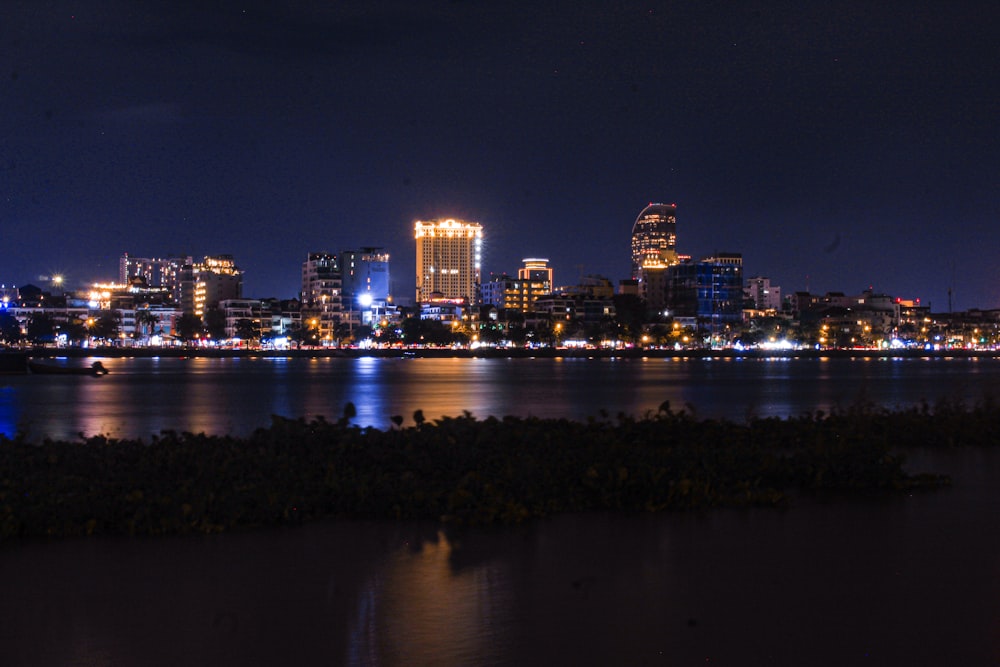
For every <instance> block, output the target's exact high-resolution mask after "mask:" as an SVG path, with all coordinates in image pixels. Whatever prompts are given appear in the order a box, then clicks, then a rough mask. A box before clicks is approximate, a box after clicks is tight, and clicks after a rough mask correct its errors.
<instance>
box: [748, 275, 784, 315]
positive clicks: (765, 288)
mask: <svg viewBox="0 0 1000 667" xmlns="http://www.w3.org/2000/svg"><path fill="white" fill-rule="evenodd" d="M745 297H746V300H747V301H749V302H750V303H752V304H753V307H754V308H755V309H757V310H781V288H780V287H778V286H777V285H772V284H771V279H770V278H767V277H765V276H754V277H753V278H747V285H746V292H745Z"/></svg>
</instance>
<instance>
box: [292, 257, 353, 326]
mask: <svg viewBox="0 0 1000 667" xmlns="http://www.w3.org/2000/svg"><path fill="white" fill-rule="evenodd" d="M342 287H343V285H342V275H341V271H340V259H339V258H338V257H337V255H335V254H333V253H329V252H311V253H309V254H308V255H307V256H306V261H305V262H303V263H302V311H301V312H302V320H301V322H302V326H303V327H304V328H306V329H309V330H312V331H313V332H314V334H315V336H316V338H317V340H318V341H320V343H321V344H323V345H332V344H333V340H334V338H335V334H336V328H337V325H338V324H339V323H340V320H341V316H342V313H343V294H342Z"/></svg>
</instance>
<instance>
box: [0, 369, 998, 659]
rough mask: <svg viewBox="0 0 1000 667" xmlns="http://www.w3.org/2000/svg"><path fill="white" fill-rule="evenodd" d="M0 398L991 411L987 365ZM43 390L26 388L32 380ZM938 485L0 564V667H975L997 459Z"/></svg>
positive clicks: (991, 637) (991, 647)
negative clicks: (757, 505) (939, 403)
mask: <svg viewBox="0 0 1000 667" xmlns="http://www.w3.org/2000/svg"><path fill="white" fill-rule="evenodd" d="M107 365H108V366H109V367H110V368H111V370H112V374H111V375H109V376H108V377H106V378H100V379H94V378H75V377H65V378H55V379H52V378H41V377H21V378H14V379H13V380H12V379H10V378H0V415H3V417H2V419H0V424H3V427H4V429H5V430H9V429H12V428H14V427H15V425H17V424H21V425H24V424H27V426H28V427H29V428H31V430H32V432H34V433H51V434H56V435H58V434H59V433H61V432H64V431H65V432H68V433H73V432H75V431H78V430H83V431H86V432H111V433H117V434H120V435H126V434H133V433H138V434H142V433H149V432H156V431H158V430H160V429H163V428H175V429H179V430H181V429H183V430H206V431H209V432H224V431H230V430H232V431H237V432H239V431H247V430H250V429H252V428H254V427H255V426H258V425H264V424H266V423H267V416H268V415H269V414H271V413H272V412H277V413H281V414H285V415H288V416H299V415H315V414H324V415H327V416H329V417H335V416H337V415H338V414H339V412H340V409H341V406H342V404H343V403H344V402H346V401H347V400H351V401H353V402H355V403H356V404H357V406H358V411H359V420H358V421H359V422H361V423H373V424H379V423H381V420H384V419H387V417H388V416H389V415H392V414H404V415H407V416H408V415H409V414H410V412H411V411H412V410H413V409H416V408H418V407H419V408H422V409H423V410H424V411H425V413H427V415H428V417H431V418H433V417H434V416H437V415H439V414H458V413H460V412H461V410H463V409H469V410H471V411H472V412H473V413H474V414H476V415H477V416H485V415H486V414H507V413H512V414H536V415H540V416H570V417H577V416H586V415H592V414H595V413H596V412H597V411H598V410H599V409H601V408H605V409H607V410H609V411H611V412H612V413H614V412H617V411H618V410H624V411H628V412H633V413H641V412H642V411H644V410H647V409H655V407H656V406H657V405H659V404H660V403H661V402H662V401H664V400H670V401H671V402H672V403H673V404H675V405H683V404H684V403H685V402H691V403H693V404H695V405H696V406H698V409H699V414H704V415H706V416H728V417H731V418H734V419H742V418H743V417H744V416H745V415H746V414H747V413H748V412H755V413H757V414H767V415H770V414H776V415H784V414H797V413H799V412H803V411H808V410H814V409H829V408H830V407H833V406H838V405H839V406H847V405H849V404H851V403H852V402H854V401H856V400H857V399H858V398H859V397H863V398H867V399H870V400H873V401H875V402H878V403H881V404H885V405H908V404H912V403H915V402H919V401H920V400H923V399H926V400H935V399H937V398H939V397H948V398H952V399H963V400H966V401H970V402H971V401H975V400H978V399H979V398H982V397H983V396H984V395H996V392H995V389H996V388H998V387H1000V362H997V361H995V360H985V359H984V360H969V359H957V360H906V361H901V362H894V361H891V360H877V359H872V360H827V361H824V360H799V361H791V362H790V361H759V360H754V361H749V362H740V361H735V360H730V361H721V360H711V361H697V360H689V361H674V360H649V361H629V362H617V361H608V360H602V361H597V360H595V361H586V360H566V361H558V360H539V361H537V362H535V361H532V360H448V359H444V360H376V359H368V360H365V359H361V360H350V359H333V360H315V361H312V360H288V361H284V362H282V361H274V360H246V359H244V360H196V359H192V360H162V361H157V360H110V361H109V363H107ZM40 380H42V381H43V382H39V381H40ZM910 467H911V468H912V469H913V470H915V471H928V470H930V471H935V472H941V473H948V474H951V475H952V477H953V480H954V485H953V486H952V487H951V488H947V489H943V490H939V491H935V492H929V493H918V494H913V495H901V496H893V497H889V498H867V499H865V498H860V499H859V498H841V499H826V500H823V501H820V500H816V499H800V500H799V501H797V502H796V503H794V504H793V505H792V506H791V507H790V508H788V509H784V510H770V509H751V510H718V511H712V512H707V513H697V514H694V513H690V514H685V513H678V514H663V515H653V516H623V515H608V514H599V515H585V516H563V517H556V518H553V519H550V520H545V521H538V522H533V523H530V524H528V525H526V526H520V527H513V528H496V529H485V530H475V531H469V532H467V533H463V534H451V533H444V532H441V531H440V530H439V528H438V527H437V526H435V525H433V524H428V523H414V522H405V523H394V522H385V523H381V522H348V521H342V522H331V523H325V524H316V525H311V526H306V527H303V528H298V529H287V530H264V531H257V532H248V533H242V534H229V535H221V536H211V537H189V538H167V539H98V540H76V541H68V542H61V543H53V544H45V543H21V544H13V545H11V544H7V545H0V665H4V666H8V665H277V664H287V665H318V664H323V665H342V664H346V665H445V666H449V665H612V664H615V665H617V664H622V665H693V664H698V665H704V664H711V665H991V664H1000V532H998V531H997V530H996V526H997V525H998V522H1000V485H998V484H997V481H998V480H1000V452H998V451H987V450H971V451H966V450H958V451H954V452H944V453H942V452H938V453H933V452H923V453H918V454H916V455H914V457H913V460H912V461H911V464H910Z"/></svg>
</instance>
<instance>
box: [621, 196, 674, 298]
mask: <svg viewBox="0 0 1000 667" xmlns="http://www.w3.org/2000/svg"><path fill="white" fill-rule="evenodd" d="M676 263H677V204H654V203H650V204H649V206H647V207H646V208H644V209H642V211H640V212H639V216H638V217H637V218H636V219H635V223H634V224H633V225H632V277H633V278H635V279H638V280H639V281H640V282H641V280H642V269H643V267H653V268H663V267H666V266H671V265H673V264H676Z"/></svg>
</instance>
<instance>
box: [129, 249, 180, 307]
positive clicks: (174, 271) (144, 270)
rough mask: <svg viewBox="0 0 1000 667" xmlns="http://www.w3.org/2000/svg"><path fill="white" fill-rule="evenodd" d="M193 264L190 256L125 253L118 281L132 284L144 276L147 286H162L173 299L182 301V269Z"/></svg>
mask: <svg viewBox="0 0 1000 667" xmlns="http://www.w3.org/2000/svg"><path fill="white" fill-rule="evenodd" d="M190 264H192V260H191V258H190V257H166V258H162V259H161V258H157V257H130V256H129V254H128V253H123V254H122V256H121V258H120V259H119V260H118V282H119V283H122V284H123V285H129V284H132V282H133V280H134V279H135V278H142V279H143V281H145V283H146V286H147V287H162V288H164V289H166V290H167V293H168V294H169V297H170V299H171V300H173V301H175V302H179V301H180V291H181V286H180V282H181V269H182V268H183V267H184V266H185V265H190Z"/></svg>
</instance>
